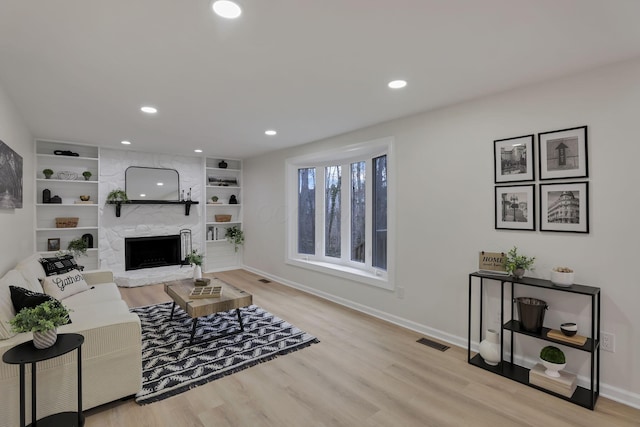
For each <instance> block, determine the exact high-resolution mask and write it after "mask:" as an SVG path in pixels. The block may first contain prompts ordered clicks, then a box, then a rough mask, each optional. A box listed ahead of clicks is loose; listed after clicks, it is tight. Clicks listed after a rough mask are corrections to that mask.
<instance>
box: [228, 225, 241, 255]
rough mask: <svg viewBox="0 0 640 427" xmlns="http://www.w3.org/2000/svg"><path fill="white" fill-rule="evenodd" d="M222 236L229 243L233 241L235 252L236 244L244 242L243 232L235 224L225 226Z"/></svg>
mask: <svg viewBox="0 0 640 427" xmlns="http://www.w3.org/2000/svg"><path fill="white" fill-rule="evenodd" d="M224 237H226V238H227V240H228V241H229V243H233V248H234V249H235V251H236V252H238V246H241V245H242V244H243V243H244V232H243V231H242V229H241V228H240V227H238V226H237V225H234V226H233V227H229V228H227V230H226V232H225V235H224Z"/></svg>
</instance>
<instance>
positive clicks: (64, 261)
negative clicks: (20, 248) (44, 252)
mask: <svg viewBox="0 0 640 427" xmlns="http://www.w3.org/2000/svg"><path fill="white" fill-rule="evenodd" d="M40 264H42V268H44V274H46V275H47V276H54V275H56V274H62V273H67V272H69V271H71V270H79V271H82V270H83V269H84V267H83V266H81V265H78V264H76V260H75V258H73V255H60V256H57V257H52V258H40Z"/></svg>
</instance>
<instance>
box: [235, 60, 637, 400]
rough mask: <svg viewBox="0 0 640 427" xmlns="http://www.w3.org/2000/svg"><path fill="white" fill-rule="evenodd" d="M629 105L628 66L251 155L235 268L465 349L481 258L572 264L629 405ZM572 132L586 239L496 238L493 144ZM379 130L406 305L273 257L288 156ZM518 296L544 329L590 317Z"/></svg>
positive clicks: (609, 384) (542, 272)
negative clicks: (586, 210)
mask: <svg viewBox="0 0 640 427" xmlns="http://www.w3.org/2000/svg"><path fill="white" fill-rule="evenodd" d="M407 90H410V87H409V88H407ZM638 111H640V60H635V61H631V62H627V63H623V64H617V65H615V66H609V67H606V68H602V69H598V70H594V71H591V72H589V73H584V74H581V75H577V76H571V77H567V78H563V79H560V80H555V81H552V82H547V83H544V84H539V85H535V86H532V87H526V88H520V89H516V90H512V91H509V92H505V93H501V94H497V95H494V96H491V97H486V98H483V99H478V100H475V101H472V102H467V103H463V104H459V105H455V106H451V107H449V108H444V109H441V110H437V111H433V112H429V113H425V114H420V115H416V116H412V117H408V118H403V119H399V120H395V121H392V122H388V123H384V124H380V125H377V126H373V127H370V128H366V129H362V130H359V131H356V132H352V133H349V134H346V135H341V136H337V137H335V138H330V139H328V140H325V141H319V142H316V143H312V144H308V145H306V146H302V147H297V148H293V149H288V150H283V151H279V152H274V153H270V154H266V155H264V156H260V157H256V158H252V159H249V160H247V161H245V215H244V220H245V223H244V228H245V233H246V244H245V253H244V262H245V264H246V265H247V266H248V267H249V268H250V269H253V270H255V271H257V272H260V273H262V274H265V275H267V276H271V277H273V278H276V279H280V280H283V281H285V282H286V283H289V284H291V285H294V286H300V287H304V288H306V289H307V290H310V291H312V292H314V293H317V294H320V295H323V296H325V297H328V298H331V299H333V300H336V301H339V302H342V303H345V304H348V305H351V306H353V307H356V308H359V309H362V310H364V311H368V312H370V313H373V314H375V315H378V316H380V317H384V318H387V319H389V320H392V321H395V322H397V323H399V324H403V325H405V326H408V327H410V328H413V329H415V330H418V331H421V332H424V333H430V334H432V335H434V336H437V337H440V338H443V339H447V340H449V341H450V342H453V343H456V344H459V345H462V346H466V334H467V284H468V273H470V272H472V271H475V270H476V269H477V255H478V252H479V251H481V250H491V251H506V250H508V249H509V248H511V247H513V246H514V245H516V246H518V248H519V249H520V252H522V253H524V254H527V255H529V256H536V257H537V261H536V270H535V271H534V272H533V273H532V274H530V275H531V276H534V277H542V278H548V277H549V270H550V269H551V268H552V267H553V266H556V265H568V266H571V267H573V268H574V269H575V270H576V282H577V283H581V284H585V285H592V286H599V287H601V288H602V327H601V330H603V331H607V332H611V333H614V334H615V336H616V347H617V348H616V352H615V353H605V352H603V353H602V376H601V380H602V383H603V384H602V386H603V387H602V393H603V394H604V395H608V396H610V397H613V398H615V399H617V400H621V401H625V402H627V403H630V404H632V405H634V406H638V407H640V365H638V360H640V332H639V331H640V329H639V328H638V325H640V310H638V307H637V305H638V301H640V287H639V286H638V279H637V273H636V272H635V263H636V262H637V259H638V256H639V255H640V248H639V246H640V245H639V243H638V240H639V237H640V232H639V231H638V225H637V224H636V221H637V217H638V209H640V191H638V188H637V183H638V182H640V177H639V176H638V172H637V169H638V160H639V159H640V143H638V135H639V134H640V128H639V125H638ZM582 125H587V126H588V127H589V128H588V138H589V143H588V151H589V179H588V180H589V183H590V184H589V185H590V217H591V221H590V225H591V227H590V229H591V231H590V233H589V234H570V233H551V232H540V231H535V232H525V231H506V230H500V231H498V230H495V229H494V179H493V140H495V139H501V138H509V137H515V136H520V135H525V134H530V133H534V134H537V133H538V132H545V131H552V130H558V129H565V128H569V127H575V126H582ZM387 136H392V137H394V138H395V140H396V155H397V158H396V162H397V169H398V170H397V171H396V177H397V180H398V181H397V188H398V194H397V203H398V212H397V215H398V224H397V254H396V255H397V269H398V273H397V277H396V280H397V285H398V286H401V287H404V289H405V297H404V299H399V298H397V296H396V294H394V293H393V292H389V291H385V290H382V289H377V288H373V287H369V286H366V285H362V284H358V283H355V282H350V281H348V280H344V279H340V278H337V277H334V276H326V275H323V274H321V273H316V272H311V271H308V270H303V269H300V268H297V267H293V266H289V265H286V264H285V262H284V260H285V221H286V218H287V217H291V218H295V210H294V209H295V207H287V206H285V183H284V176H285V174H284V170H285V159H286V158H288V157H293V156H298V155H302V154H307V153H312V152H315V151H321V150H325V149H328V148H331V147H337V146H343V145H347V144H352V143H357V142H363V141H368V140H373V139H377V138H381V137H387ZM536 155H537V140H536ZM536 161H537V157H536ZM537 175H538V171H537V170H536V176H537ZM536 216H538V212H537V208H536ZM529 296H539V297H543V299H545V300H547V301H548V302H549V303H550V305H551V308H552V309H551V310H550V311H549V314H548V319H549V320H550V321H553V322H556V321H559V320H560V319H564V318H570V319H574V318H575V319H578V321H579V322H580V324H581V325H583V326H584V327H585V329H583V330H582V331H583V333H585V334H586V333H587V331H586V326H587V325H586V322H587V320H585V319H586V315H587V314H588V310H583V307H581V306H580V305H581V304H583V303H584V304H586V303H587V302H588V301H587V300H578V301H575V300H572V299H568V300H567V298H564V297H559V296H558V295H557V293H553V292H549V293H542V294H537V293H534V294H533V295H529ZM556 306H558V307H559V309H558V310H556V311H555V312H554V311H553V308H554V307H556ZM493 323H495V320H493V321H490V323H489V324H490V325H491V324H493ZM532 347H533V348H534V349H533V350H531V348H532ZM540 347H541V345H540V343H535V344H531V343H529V344H528V345H527V346H525V349H526V351H530V352H531V353H530V354H528V356H530V357H531V358H534V357H535V356H536V353H535V352H536V351H538V350H539V348H540ZM570 357H571V358H573V359H575V360H576V361H575V362H574V366H573V368H574V369H575V370H576V371H580V372H581V373H583V372H584V370H585V364H586V362H584V361H583V362H579V361H578V358H579V357H582V358H584V355H581V356H580V355H578V356H575V358H574V357H573V355H572V354H570ZM569 367H571V364H570V365H569Z"/></svg>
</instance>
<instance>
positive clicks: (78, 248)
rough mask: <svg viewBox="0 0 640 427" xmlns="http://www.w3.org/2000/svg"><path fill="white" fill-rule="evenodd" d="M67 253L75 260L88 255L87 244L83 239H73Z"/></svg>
mask: <svg viewBox="0 0 640 427" xmlns="http://www.w3.org/2000/svg"><path fill="white" fill-rule="evenodd" d="M67 251H69V253H70V254H71V255H73V256H74V257H75V258H79V257H81V256H85V255H87V243H86V242H85V241H84V240H83V239H73V240H71V241H70V242H69V246H67Z"/></svg>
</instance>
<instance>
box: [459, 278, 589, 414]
mask: <svg viewBox="0 0 640 427" xmlns="http://www.w3.org/2000/svg"><path fill="white" fill-rule="evenodd" d="M474 279H479V282H480V289H479V292H480V295H479V306H480V307H479V336H480V340H482V334H483V319H482V316H483V287H484V281H485V280H493V281H498V282H500V301H501V304H500V306H501V309H500V325H501V326H500V355H501V356H500V358H501V361H500V362H499V363H498V364H497V365H496V366H491V365H488V364H487V363H485V361H484V360H483V359H482V357H481V356H480V354H475V355H474V356H472V355H471V329H472V326H473V322H472V307H471V303H472V297H473V284H474ZM475 282H478V280H475ZM505 285H507V286H505ZM516 286H524V287H536V288H544V289H549V290H552V291H557V292H567V293H573V294H579V295H584V296H586V297H588V298H589V299H590V302H591V325H590V327H591V328H590V333H591V336H590V337H588V338H587V341H586V342H585V344H584V345H577V344H572V343H570V342H566V341H561V340H556V339H553V338H549V337H548V336H547V333H548V332H549V331H550V330H551V329H550V328H546V327H543V328H542V330H541V331H540V332H531V331H527V330H525V329H523V328H521V324H520V321H518V320H515V316H514V314H515V312H514V306H515V301H514V295H515V288H516ZM505 287H506V288H507V289H509V290H510V295H509V298H510V300H508V301H511V303H510V306H511V310H510V313H505V309H504V307H505V304H504V302H505V298H506V297H505ZM506 314H510V318H509V319H505V315H506ZM505 331H508V332H510V344H511V347H510V348H511V356H510V358H509V359H510V360H506V359H505V348H504V332H505ZM516 334H519V335H526V336H530V337H532V338H535V339H538V340H542V341H548V342H552V343H554V344H558V345H563V346H566V347H569V348H575V349H577V350H581V351H584V352H586V353H588V356H589V359H590V378H589V388H585V387H581V386H578V387H577V388H576V390H575V392H574V393H573V395H572V396H571V397H566V396H563V395H561V394H558V393H555V392H553V391H551V390H548V389H545V388H543V387H539V386H537V385H535V384H531V383H530V382H529V371H530V369H528V368H525V367H523V366H520V365H518V364H516V363H514V354H515V353H516V348H515V345H514V344H515V343H514V336H515V335H516ZM467 361H468V363H469V364H471V365H474V366H477V367H479V368H482V369H484V370H486V371H489V372H493V373H494V374H498V375H501V376H503V377H506V378H509V379H511V380H514V381H517V382H519V383H521V384H525V385H528V386H530V387H533V388H535V389H538V390H541V391H544V392H545V393H549V394H552V395H554V396H556V397H559V398H561V399H564V400H567V401H569V402H572V403H575V404H576V405H580V406H583V407H585V408H588V409H594V408H595V404H596V401H597V399H598V396H599V394H600V288H596V287H593V286H585V285H577V284H575V285H571V286H569V287H559V286H556V285H554V284H553V283H551V282H550V281H549V280H543V279H536V278H531V277H524V278H522V279H516V278H514V277H510V276H503V275H496V274H486V273H480V272H474V273H470V274H469V312H468V343H467Z"/></svg>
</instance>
